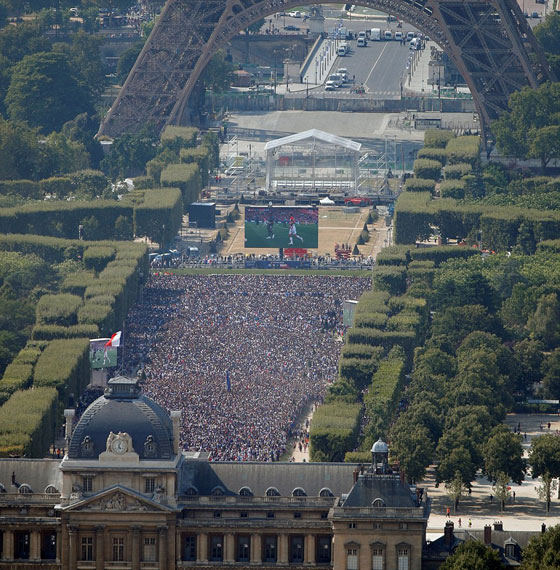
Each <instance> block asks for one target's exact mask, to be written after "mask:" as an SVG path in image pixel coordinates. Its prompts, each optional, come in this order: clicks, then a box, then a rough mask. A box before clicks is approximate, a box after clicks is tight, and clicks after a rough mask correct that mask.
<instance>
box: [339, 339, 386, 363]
mask: <svg viewBox="0 0 560 570" xmlns="http://www.w3.org/2000/svg"><path fill="white" fill-rule="evenodd" d="M383 354H384V351H383V349H382V348H381V347H380V346H370V345H368V344H348V343H347V344H345V345H344V346H343V347H342V354H341V356H342V357H344V358H363V359H370V358H371V359H374V360H379V359H380V358H381V357H382V356H383Z"/></svg>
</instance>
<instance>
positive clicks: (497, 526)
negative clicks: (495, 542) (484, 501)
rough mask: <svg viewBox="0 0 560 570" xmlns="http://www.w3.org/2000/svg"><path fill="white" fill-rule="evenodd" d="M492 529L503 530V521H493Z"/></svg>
mask: <svg viewBox="0 0 560 570" xmlns="http://www.w3.org/2000/svg"><path fill="white" fill-rule="evenodd" d="M494 530H497V531H502V530H504V523H503V522H502V521H494Z"/></svg>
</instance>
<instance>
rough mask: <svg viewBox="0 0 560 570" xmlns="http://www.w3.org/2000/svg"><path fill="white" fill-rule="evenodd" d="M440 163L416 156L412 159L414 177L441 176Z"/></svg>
mask: <svg viewBox="0 0 560 570" xmlns="http://www.w3.org/2000/svg"><path fill="white" fill-rule="evenodd" d="M442 166H443V165H442V163H441V162H438V161H437V160H430V159H428V158H417V159H416V160H415V161H414V166H413V169H414V175H415V176H416V178H425V179H428V180H439V179H440V178H441V167H442Z"/></svg>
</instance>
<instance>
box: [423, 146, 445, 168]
mask: <svg viewBox="0 0 560 570" xmlns="http://www.w3.org/2000/svg"><path fill="white" fill-rule="evenodd" d="M416 157H417V158H429V159H430V160H437V161H438V162H439V163H440V164H441V165H442V166H445V163H446V162H447V151H446V149H444V148H429V147H425V148H421V149H420V150H419V151H418V154H417V155H416Z"/></svg>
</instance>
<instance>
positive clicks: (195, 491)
mask: <svg viewBox="0 0 560 570" xmlns="http://www.w3.org/2000/svg"><path fill="white" fill-rule="evenodd" d="M185 495H187V497H196V496H197V495H198V489H197V488H196V487H189V488H188V489H187V491H186V492H185Z"/></svg>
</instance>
